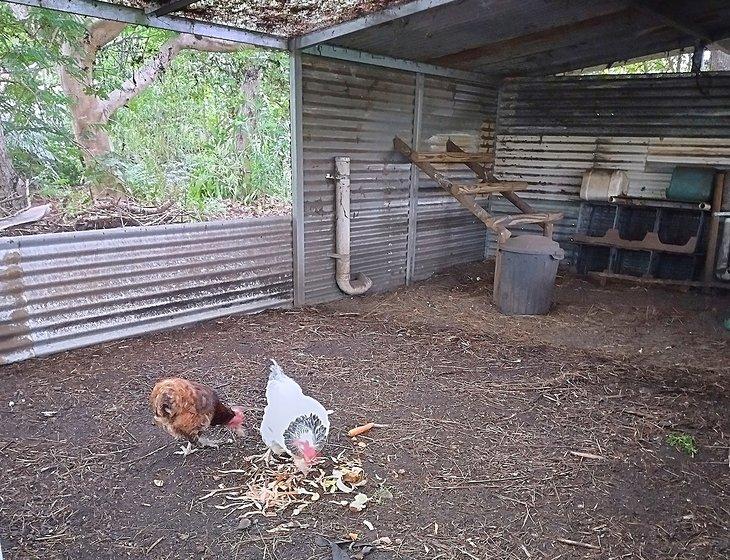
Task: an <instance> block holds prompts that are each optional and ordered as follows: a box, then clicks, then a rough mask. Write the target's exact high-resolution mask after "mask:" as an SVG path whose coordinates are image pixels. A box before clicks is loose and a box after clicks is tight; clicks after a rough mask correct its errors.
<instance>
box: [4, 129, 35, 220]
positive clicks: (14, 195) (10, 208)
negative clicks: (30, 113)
mask: <svg viewBox="0 0 730 560" xmlns="http://www.w3.org/2000/svg"><path fill="white" fill-rule="evenodd" d="M26 206H28V189H27V188H26V186H25V185H24V184H23V181H21V179H20V177H19V176H18V174H17V173H16V172H15V168H14V167H13V162H12V161H11V159H10V154H9V153H8V150H7V146H6V145H5V134H4V133H3V129H2V127H1V126H0V212H2V213H3V214H4V215H6V216H7V215H10V214H14V213H15V212H18V211H19V210H22V209H23V208H25V207H26Z"/></svg>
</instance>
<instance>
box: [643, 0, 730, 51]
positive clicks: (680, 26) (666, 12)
mask: <svg viewBox="0 0 730 560" xmlns="http://www.w3.org/2000/svg"><path fill="white" fill-rule="evenodd" d="M634 6H635V7H636V8H637V9H639V10H641V11H642V12H644V13H646V14H649V15H650V16H652V17H654V18H655V19H657V20H659V21H661V22H663V23H665V24H666V25H668V26H670V27H674V29H677V30H678V31H681V32H683V33H686V34H687V35H691V36H692V37H695V38H696V39H700V40H702V41H705V42H707V43H712V42H713V41H715V40H717V39H721V38H722V37H712V36H711V35H710V33H709V32H708V31H707V30H705V29H704V28H703V27H702V26H700V25H697V24H695V23H688V22H687V21H686V18H685V17H683V16H682V15H681V14H678V13H676V12H674V10H672V8H671V7H667V6H666V2H664V3H662V2H655V1H654V0H634Z"/></svg>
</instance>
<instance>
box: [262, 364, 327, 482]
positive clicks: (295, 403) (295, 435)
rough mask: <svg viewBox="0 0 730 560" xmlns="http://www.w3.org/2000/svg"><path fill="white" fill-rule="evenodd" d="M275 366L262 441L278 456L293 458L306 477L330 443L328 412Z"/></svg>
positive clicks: (271, 373) (267, 400)
mask: <svg viewBox="0 0 730 560" xmlns="http://www.w3.org/2000/svg"><path fill="white" fill-rule="evenodd" d="M271 362H272V364H271V366H270V373H269V382H268V384H267V385H266V408H265V409H264V418H263V420H262V421H261V438H262V439H263V440H264V443H265V444H266V446H267V447H268V448H269V449H270V450H271V451H273V452H274V453H276V454H277V455H281V454H284V453H288V454H289V455H291V456H292V458H293V460H294V464H295V465H296V467H297V468H298V469H299V470H300V471H302V472H304V473H306V472H308V471H309V469H310V467H311V466H312V465H313V464H314V463H315V462H316V461H317V458H318V457H319V454H320V452H321V451H322V448H323V447H324V445H325V443H326V442H327V435H328V434H329V429H330V421H329V418H328V412H327V411H326V410H325V408H324V407H323V406H322V405H321V404H320V403H319V402H317V401H316V400H315V399H313V398H312V397H310V396H307V395H305V394H304V393H303V392H302V388H301V387H300V386H299V385H298V384H297V382H296V381H294V380H293V379H292V378H291V377H289V376H288V375H286V374H285V373H284V371H283V370H282V369H281V367H279V364H277V363H276V360H271Z"/></svg>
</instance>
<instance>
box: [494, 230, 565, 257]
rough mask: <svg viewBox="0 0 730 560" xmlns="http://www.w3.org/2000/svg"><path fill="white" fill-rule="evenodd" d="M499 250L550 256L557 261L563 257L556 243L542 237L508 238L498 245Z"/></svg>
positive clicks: (522, 236)
mask: <svg viewBox="0 0 730 560" xmlns="http://www.w3.org/2000/svg"><path fill="white" fill-rule="evenodd" d="M499 250H500V251H507V252H508V253H524V254H527V255H550V256H551V257H553V258H554V259H557V260H560V259H562V258H564V257H565V251H563V250H562V249H561V248H560V245H559V244H558V242H557V241H553V240H552V239H550V238H549V237H545V236H543V235H519V236H517V237H510V238H509V239H508V240H507V241H506V242H505V243H501V244H500V245H499Z"/></svg>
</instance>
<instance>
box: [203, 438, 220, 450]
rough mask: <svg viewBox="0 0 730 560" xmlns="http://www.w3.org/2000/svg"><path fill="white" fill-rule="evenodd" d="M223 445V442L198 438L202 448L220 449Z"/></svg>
mask: <svg viewBox="0 0 730 560" xmlns="http://www.w3.org/2000/svg"><path fill="white" fill-rule="evenodd" d="M221 443H223V440H219V439H210V438H207V437H205V436H200V437H199V438H198V445H200V446H202V447H212V448H215V449H218V448H219V447H220V445H221Z"/></svg>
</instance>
